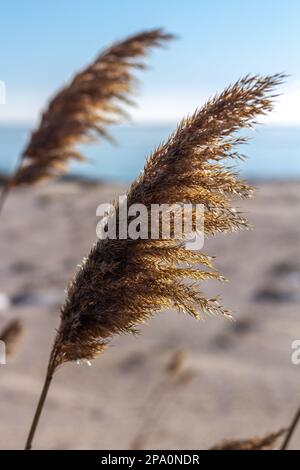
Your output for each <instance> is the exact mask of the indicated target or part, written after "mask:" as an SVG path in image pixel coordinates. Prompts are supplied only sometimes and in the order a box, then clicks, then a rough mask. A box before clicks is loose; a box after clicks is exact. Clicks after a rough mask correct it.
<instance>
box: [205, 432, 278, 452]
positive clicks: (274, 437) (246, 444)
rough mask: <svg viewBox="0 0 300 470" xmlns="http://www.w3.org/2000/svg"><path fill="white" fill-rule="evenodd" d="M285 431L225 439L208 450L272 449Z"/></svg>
mask: <svg viewBox="0 0 300 470" xmlns="http://www.w3.org/2000/svg"><path fill="white" fill-rule="evenodd" d="M285 433H286V429H281V430H280V431H278V432H275V433H271V434H267V435H266V436H264V437H254V438H252V439H243V440H232V441H231V440H227V441H224V442H222V443H221V444H218V445H216V446H214V447H212V448H211V449H209V450H274V449H275V445H276V443H277V441H278V439H279V438H280V437H282V436H283V435H284V434H285Z"/></svg>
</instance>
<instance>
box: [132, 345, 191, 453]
mask: <svg viewBox="0 0 300 470" xmlns="http://www.w3.org/2000/svg"><path fill="white" fill-rule="evenodd" d="M187 356H188V354H187V351H185V350H181V349H179V350H176V351H174V352H173V353H172V355H171V357H170V358H169V361H168V363H167V365H166V367H165V369H164V374H163V376H162V377H161V380H160V381H159V382H158V383H157V384H156V386H155V387H154V388H153V389H152V391H151V393H150V394H149V396H148V397H147V399H146V400H145V403H143V406H142V407H141V424H140V428H139V430H138V432H137V433H136V436H135V437H134V439H133V441H132V442H131V445H130V449H132V450H140V449H145V447H146V444H147V440H148V439H149V437H150V435H151V434H152V433H153V430H154V428H155V427H157V425H158V423H159V421H160V420H161V419H162V418H163V416H164V415H165V414H166V410H167V408H168V404H170V403H172V402H173V400H171V397H170V395H171V393H174V389H175V390H177V389H178V387H182V386H186V385H187V383H188V382H191V380H192V379H193V378H194V377H195V375H196V374H195V371H193V370H192V369H189V368H187V367H186V360H187ZM187 379H188V380H187Z"/></svg>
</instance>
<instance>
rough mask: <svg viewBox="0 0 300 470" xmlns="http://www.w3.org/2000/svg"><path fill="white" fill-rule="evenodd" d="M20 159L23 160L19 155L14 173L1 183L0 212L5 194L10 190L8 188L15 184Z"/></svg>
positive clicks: (20, 164) (5, 197) (20, 163)
mask: <svg viewBox="0 0 300 470" xmlns="http://www.w3.org/2000/svg"><path fill="white" fill-rule="evenodd" d="M22 160H23V157H22V156H21V157H20V159H19V161H18V163H17V166H16V168H15V171H14V173H13V174H12V176H11V177H10V178H9V179H8V180H7V181H6V183H4V185H3V188H2V191H1V194H0V214H1V212H2V209H3V206H4V204H5V201H6V199H7V196H8V194H9V192H10V190H11V189H12V188H13V187H14V185H15V180H16V176H17V175H18V172H19V170H20V168H21V166H22Z"/></svg>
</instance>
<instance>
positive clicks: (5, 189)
mask: <svg viewBox="0 0 300 470" xmlns="http://www.w3.org/2000/svg"><path fill="white" fill-rule="evenodd" d="M12 179H13V178H12ZM12 179H9V180H8V181H7V182H6V183H5V184H4V186H3V188H2V191H1V195H0V213H1V211H2V209H3V206H4V203H5V201H6V198H7V196H8V194H9V191H10V190H11V188H12Z"/></svg>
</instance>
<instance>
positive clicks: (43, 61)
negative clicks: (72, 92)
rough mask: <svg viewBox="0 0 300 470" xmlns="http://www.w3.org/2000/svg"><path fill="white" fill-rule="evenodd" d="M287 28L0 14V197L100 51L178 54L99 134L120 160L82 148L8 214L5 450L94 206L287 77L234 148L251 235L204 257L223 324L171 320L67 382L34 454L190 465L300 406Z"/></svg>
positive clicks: (151, 10)
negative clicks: (36, 135) (180, 140)
mask: <svg viewBox="0 0 300 470" xmlns="http://www.w3.org/2000/svg"><path fill="white" fill-rule="evenodd" d="M299 18H300V4H299V2H298V1H297V0H289V1H288V2H283V1H279V0H264V1H263V2H261V1H258V0H253V1H252V2H243V3H242V2H239V1H238V0H226V1H224V0H211V1H206V0H203V1H199V0H198V1H196V0H187V1H186V2H176V1H175V0H173V1H172V0H165V1H164V2H159V1H158V0H153V1H152V2H151V3H146V2H140V1H134V0H127V1H126V2H124V1H121V0H111V1H110V2H104V1H99V0H86V1H84V2H83V1H81V2H76V4H74V2H71V1H70V0H61V1H58V0H57V1H56V0H54V1H52V2H51V3H50V2H48V3H46V4H45V3H43V4H41V2H38V1H37V0H28V1H27V2H23V3H22V2H17V1H15V0H11V1H10V2H3V4H2V6H1V20H0V22H1V26H0V44H1V67H0V80H1V81H2V82H4V83H5V86H6V102H5V104H0V172H1V176H2V180H3V181H4V180H5V179H6V178H7V176H8V175H10V174H12V172H13V170H14V168H15V166H16V162H17V160H18V158H19V156H20V153H21V152H22V150H23V148H24V146H25V144H26V142H27V141H28V139H29V137H30V133H31V131H32V130H33V128H34V127H35V126H36V125H37V124H38V122H39V117H40V114H41V112H42V110H43V109H44V108H45V106H46V103H47V102H48V100H49V98H51V97H52V96H53V95H54V94H55V93H56V91H57V90H58V89H59V88H60V87H61V86H63V85H64V84H66V83H68V81H69V80H70V78H71V77H72V76H73V74H74V73H75V72H77V71H78V70H80V69H82V68H83V67H85V66H86V65H87V64H89V63H90V62H91V60H93V59H94V58H95V57H96V56H97V54H98V53H99V51H100V50H101V49H102V48H103V47H105V46H107V45H109V44H110V43H112V42H113V41H115V40H119V39H122V38H124V37H126V36H128V35H131V34H134V33H136V32H139V31H141V30H144V29H151V28H155V27H164V28H165V29H166V30H167V31H168V32H171V33H174V34H177V35H178V40H176V41H172V42H171V43H170V44H168V47H167V48H166V49H161V50H155V51H153V53H152V54H151V56H150V59H149V60H147V63H148V64H149V69H148V70H147V71H146V72H144V71H143V72H141V73H139V74H138V76H139V78H140V79H141V85H140V89H139V90H137V93H136V96H135V101H136V103H137V107H135V108H133V109H131V110H130V114H131V117H132V119H131V121H130V122H129V123H128V122H124V123H121V124H120V125H119V126H114V127H113V128H111V129H110V130H111V132H112V134H113V136H114V137H115V138H116V140H117V146H112V145H111V144H110V143H108V142H103V141H102V142H100V143H97V144H93V145H89V146H85V147H84V153H85V154H86V155H88V157H89V161H88V162H86V163H84V164H82V163H80V164H79V163H73V164H72V165H71V167H70V171H69V173H68V175H67V176H68V177H67V178H61V179H59V180H55V181H54V180H53V181H49V182H47V183H46V184H43V185H40V186H35V187H24V188H22V189H18V190H15V191H13V192H12V194H11V195H10V197H9V199H8V201H7V205H6V206H5V208H4V211H3V214H2V215H1V220H0V232H1V233H0V256H1V265H0V327H1V328H2V329H3V328H5V326H6V325H7V324H8V322H10V321H12V320H15V319H17V320H18V322H19V328H17V330H18V331H19V333H18V334H19V336H20V344H18V345H17V347H16V348H13V349H15V351H14V354H12V355H11V356H9V357H8V359H7V360H8V363H7V364H6V365H1V366H0V414H1V417H2V419H1V423H0V448H3V449H8V448H22V446H23V441H24V439H25V436H26V432H27V430H28V426H29V424H30V421H31V418H32V413H33V410H34V406H35V403H36V400H37V398H38V393H39V391H40V387H41V384H42V379H43V374H44V369H45V366H46V361H47V356H48V352H49V348H50V345H51V341H52V338H53V336H54V330H55V328H56V326H57V324H58V315H59V308H60V305H61V303H62V302H63V299H64V295H65V294H64V290H65V288H66V285H67V283H68V281H69V279H70V278H71V276H72V275H73V273H74V270H75V268H76V266H77V264H78V263H80V262H81V259H82V257H83V256H85V255H86V253H87V252H88V250H89V248H90V246H91V243H93V242H94V241H95V238H96V233H95V230H96V223H97V219H96V215H95V214H96V207H97V206H98V204H100V203H101V202H110V201H112V199H113V198H114V197H115V196H116V195H117V194H121V193H124V191H125V190H126V188H127V186H128V184H129V183H130V181H132V180H133V179H134V178H135V177H136V176H137V175H138V174H139V172H140V171H141V170H142V168H143V165H144V163H145V159H146V157H147V155H149V153H150V152H151V151H152V150H153V149H154V148H155V147H156V146H157V145H158V144H159V143H160V142H161V141H163V140H164V139H166V138H167V136H168V135H169V133H170V132H171V131H172V130H174V128H175V127H176V125H177V123H178V121H179V120H180V119H181V118H182V117H184V116H185V115H187V114H188V113H192V112H193V111H194V110H195V108H197V107H200V106H201V105H202V104H203V103H204V102H205V101H206V100H207V99H208V98H209V97H210V96H212V95H214V94H215V93H216V92H218V91H222V89H223V88H224V87H225V86H227V85H229V84H230V83H233V82H235V81H236V80H237V79H238V78H240V77H241V76H243V75H246V74H248V73H251V74H274V73H276V72H285V73H287V74H288V75H289V76H288V78H287V79H286V81H285V84H284V85H283V86H282V87H281V88H280V93H281V95H280V96H278V97H277V99H276V107H275V110H274V112H273V113H272V114H271V115H270V116H267V117H265V118H263V119H262V121H261V122H262V123H263V124H264V125H263V126H259V127H258V128H257V129H256V130H255V131H251V132H250V131H247V132H246V135H249V136H250V137H251V141H250V143H249V144H248V145H247V146H246V147H245V148H244V149H243V153H246V154H247V155H248V156H249V158H248V159H247V160H246V162H243V163H241V164H239V169H240V171H241V173H242V174H243V176H244V177H246V178H247V179H249V180H251V182H254V184H255V186H256V187H257V193H256V196H255V198H254V199H252V200H249V201H246V202H239V204H240V208H241V210H243V211H245V212H246V213H247V216H248V218H249V220H250V222H251V223H252V224H253V226H254V230H253V231H250V232H244V233H239V234H234V235H232V236H229V237H224V236H218V237H215V238H214V239H213V240H208V241H206V243H205V247H204V248H205V252H208V253H209V254H212V255H216V256H217V267H218V268H219V269H220V270H221V272H222V273H223V274H224V275H225V276H226V277H227V278H229V280H230V283H227V284H226V285H224V286H221V285H218V284H216V283H213V282H211V283H209V284H207V285H205V288H204V290H205V292H207V293H210V294H212V295H216V294H221V296H222V301H223V303H224V304H225V305H226V306H228V307H229V308H231V309H233V311H234V312H235V321H234V322H229V321H228V320H224V319H220V318H205V319H203V320H205V321H203V322H199V323H195V322H194V320H192V319H187V318H184V317H183V316H179V315H177V314H176V313H174V312H166V313H163V314H161V315H159V316H157V317H156V318H155V319H154V320H153V321H152V322H151V323H150V324H149V325H148V326H145V327H143V328H142V329H141V330H142V334H141V335H140V336H139V337H138V338H135V339H134V338H131V337H122V338H117V339H116V340H115V341H114V342H113V346H112V347H111V348H110V349H109V350H108V352H106V354H104V355H103V357H102V358H101V359H99V360H98V361H95V362H94V363H93V365H92V367H87V366H85V365H67V366H65V367H64V370H63V373H61V372H59V373H58V374H57V377H56V380H55V383H54V385H53V388H52V390H51V392H50V395H49V400H48V403H47V407H46V409H45V413H44V415H43V418H42V420H41V426H40V429H39V434H38V437H37V439H36V447H37V448H53V449H54V448H60V449H69V448H70V449H76V448H95V449H97V448H98V449H99V448H110V449H113V448H129V447H132V446H133V447H135V446H140V447H145V448H169V449H176V448H177V449H179V448H181V449H184V448H187V449H188V448H194V449H195V448H196V449H198V448H207V447H209V446H212V445H214V444H216V443H217V442H218V441H220V440H223V439H225V438H244V437H251V436H252V435H263V434H264V433H266V432H269V431H276V430H278V429H279V428H281V427H283V426H285V425H287V424H288V422H289V420H290V419H291V416H292V414H293V412H294V410H295V408H296V406H297V404H298V400H299V397H300V380H299V367H300V366H296V365H293V364H292V362H291V353H292V349H291V345H292V342H293V341H294V340H295V339H300V321H299V304H300V250H299V246H300V244H299V242H300V227H299V220H300V219H299V217H300V185H299V178H300V158H299V157H300V133H299V130H300V114H299V109H300V62H299V60H298V56H299V51H298V49H299V40H300V28H299V26H300V25H299V22H300V20H299ZM244 134H245V133H244ZM23 333H24V334H23ZM174 358H175V359H174ZM178 358H179V359H178ZM174 360H175V363H177V360H178V363H179V369H178V370H177V368H176V367H175V372H174V373H173V372H172V370H173V369H172V366H170V364H172V361H174ZM170 367H171V372H170ZM151 416H154V418H150V417H151ZM78 424H79V425H78ZM299 446H300V430H299V432H298V434H297V435H296V436H295V439H294V441H293V447H294V448H297V447H298V448H299Z"/></svg>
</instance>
